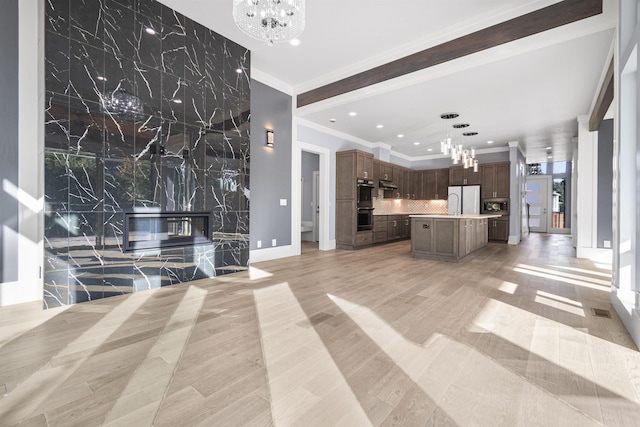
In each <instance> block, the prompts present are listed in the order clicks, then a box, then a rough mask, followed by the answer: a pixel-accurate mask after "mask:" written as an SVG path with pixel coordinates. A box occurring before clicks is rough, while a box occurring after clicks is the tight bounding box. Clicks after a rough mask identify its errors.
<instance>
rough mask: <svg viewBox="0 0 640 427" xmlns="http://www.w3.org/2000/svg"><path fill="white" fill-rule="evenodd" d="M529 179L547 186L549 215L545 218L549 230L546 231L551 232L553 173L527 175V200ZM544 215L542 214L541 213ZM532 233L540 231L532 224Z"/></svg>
mask: <svg viewBox="0 0 640 427" xmlns="http://www.w3.org/2000/svg"><path fill="white" fill-rule="evenodd" d="M529 181H539V182H540V183H541V185H540V187H542V186H545V187H546V189H547V215H546V216H545V217H544V220H545V222H546V224H547V227H546V228H547V231H545V233H551V210H552V206H551V203H552V194H551V192H552V185H551V184H552V182H553V179H552V176H551V175H527V177H526V178H525V200H526V194H527V186H526V185H527V184H528V183H529ZM540 217H542V215H540ZM528 228H529V232H530V233H539V232H536V231H532V230H531V226H529V227H528Z"/></svg>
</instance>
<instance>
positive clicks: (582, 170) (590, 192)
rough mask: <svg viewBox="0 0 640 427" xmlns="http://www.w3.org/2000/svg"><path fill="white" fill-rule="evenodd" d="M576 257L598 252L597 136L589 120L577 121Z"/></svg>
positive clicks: (585, 256) (580, 119)
mask: <svg viewBox="0 0 640 427" xmlns="http://www.w3.org/2000/svg"><path fill="white" fill-rule="evenodd" d="M578 153H579V155H578V166H577V168H576V170H577V173H576V175H577V177H576V178H577V183H578V191H576V192H575V193H574V194H575V197H576V199H577V202H576V204H577V209H576V215H577V218H576V219H577V224H576V234H577V235H576V256H577V257H578V258H591V257H593V256H596V255H598V253H599V252H601V251H598V249H597V232H598V228H597V225H598V222H597V212H598V211H597V201H598V132H589V117H588V116H580V117H578Z"/></svg>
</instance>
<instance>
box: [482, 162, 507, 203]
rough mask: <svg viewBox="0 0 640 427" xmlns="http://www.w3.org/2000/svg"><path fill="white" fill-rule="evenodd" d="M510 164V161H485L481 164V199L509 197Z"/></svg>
mask: <svg viewBox="0 0 640 427" xmlns="http://www.w3.org/2000/svg"><path fill="white" fill-rule="evenodd" d="M510 165H511V163H510V162H500V163H485V164H483V165H482V187H481V190H480V192H481V194H482V198H483V199H495V198H508V197H509V188H510V187H509V176H510V173H511V170H510V169H511V167H510Z"/></svg>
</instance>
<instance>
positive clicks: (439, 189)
mask: <svg viewBox="0 0 640 427" xmlns="http://www.w3.org/2000/svg"><path fill="white" fill-rule="evenodd" d="M449 185H450V184H449V169H446V168H445V169H430V170H425V171H424V175H423V186H424V187H423V188H424V192H423V193H424V194H423V196H424V199H426V200H446V198H447V191H448V187H449Z"/></svg>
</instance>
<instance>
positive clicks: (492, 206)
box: [482, 199, 509, 215]
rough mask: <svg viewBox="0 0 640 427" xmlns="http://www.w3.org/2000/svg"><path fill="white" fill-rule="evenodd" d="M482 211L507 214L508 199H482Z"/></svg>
mask: <svg viewBox="0 0 640 427" xmlns="http://www.w3.org/2000/svg"><path fill="white" fill-rule="evenodd" d="M482 213H483V214H499V215H509V199H484V200H483V201H482Z"/></svg>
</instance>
